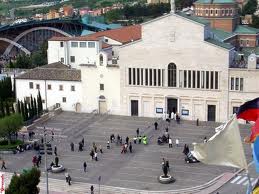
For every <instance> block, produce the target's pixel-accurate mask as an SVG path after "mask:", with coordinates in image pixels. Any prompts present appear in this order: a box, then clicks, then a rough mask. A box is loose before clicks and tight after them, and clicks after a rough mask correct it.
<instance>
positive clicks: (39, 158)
mask: <svg viewBox="0 0 259 194" xmlns="http://www.w3.org/2000/svg"><path fill="white" fill-rule="evenodd" d="M38 162H39V164H41V155H40V154H39V155H38Z"/></svg>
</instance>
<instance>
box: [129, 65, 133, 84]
mask: <svg viewBox="0 0 259 194" xmlns="http://www.w3.org/2000/svg"><path fill="white" fill-rule="evenodd" d="M131 83H132V82H131V68H129V85H131Z"/></svg>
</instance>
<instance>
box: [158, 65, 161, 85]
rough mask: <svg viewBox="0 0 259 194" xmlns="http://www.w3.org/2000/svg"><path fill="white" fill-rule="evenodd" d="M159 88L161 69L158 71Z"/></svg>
mask: <svg viewBox="0 0 259 194" xmlns="http://www.w3.org/2000/svg"><path fill="white" fill-rule="evenodd" d="M157 85H158V86H161V69H158V83H157Z"/></svg>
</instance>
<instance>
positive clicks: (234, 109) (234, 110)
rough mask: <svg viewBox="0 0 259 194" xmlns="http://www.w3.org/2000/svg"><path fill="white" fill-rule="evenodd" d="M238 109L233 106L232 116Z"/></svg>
mask: <svg viewBox="0 0 259 194" xmlns="http://www.w3.org/2000/svg"><path fill="white" fill-rule="evenodd" d="M238 109H239V107H238V106H233V114H237V112H238Z"/></svg>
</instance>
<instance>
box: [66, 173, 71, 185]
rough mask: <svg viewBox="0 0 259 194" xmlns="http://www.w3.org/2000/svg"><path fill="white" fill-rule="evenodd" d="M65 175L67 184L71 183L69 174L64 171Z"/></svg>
mask: <svg viewBox="0 0 259 194" xmlns="http://www.w3.org/2000/svg"><path fill="white" fill-rule="evenodd" d="M65 177H66V182H67V183H68V185H71V176H70V175H69V174H68V173H67V172H66V173H65Z"/></svg>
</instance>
